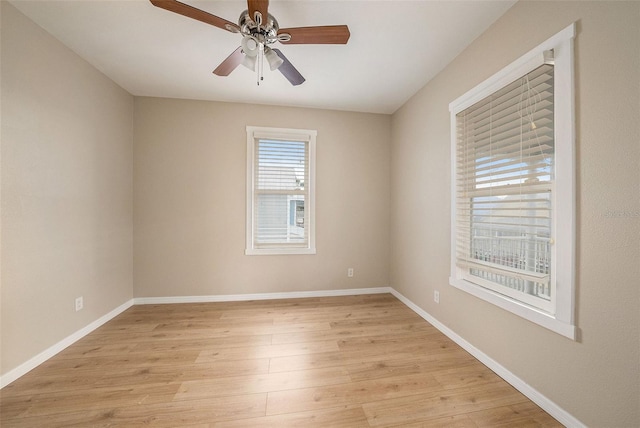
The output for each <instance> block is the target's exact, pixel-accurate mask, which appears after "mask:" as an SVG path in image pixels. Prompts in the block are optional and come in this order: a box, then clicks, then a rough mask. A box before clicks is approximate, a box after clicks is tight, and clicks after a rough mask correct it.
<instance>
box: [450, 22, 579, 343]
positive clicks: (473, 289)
mask: <svg viewBox="0 0 640 428" xmlns="http://www.w3.org/2000/svg"><path fill="white" fill-rule="evenodd" d="M575 34H576V31H575V24H571V25H570V26H568V27H567V28H565V29H564V30H562V31H560V32H559V33H557V34H556V35H554V36H552V37H551V38H549V39H548V40H546V41H545V42H543V43H542V44H540V45H539V46H537V47H536V48H534V49H532V50H531V51H529V52H528V53H527V54H525V55H523V56H522V57H520V58H519V59H518V60H516V61H514V62H513V63H511V64H510V65H508V66H507V67H505V68H504V69H502V70H501V71H499V72H498V73H496V74H495V75H493V76H492V77H490V78H489V79H487V80H485V81H484V82H482V83H481V84H480V85H478V86H477V87H475V88H474V89H472V90H470V91H469V92H467V93H466V94H464V95H462V96H461V97H459V98H458V99H456V100H455V101H453V102H452V103H451V104H449V110H450V112H451V159H452V169H451V186H452V187H451V191H452V193H451V195H452V196H451V276H450V278H449V283H450V284H451V285H452V286H454V287H456V288H459V289H461V290H464V291H466V292H467V293H469V294H472V295H474V296H476V297H478V298H480V299H482V300H485V301H487V302H490V303H492V304H494V305H496V306H498V307H500V308H503V309H505V310H507V311H510V312H512V313H514V314H516V315H519V316H520V317H522V318H525V319H527V320H529V321H531V322H534V323H536V324H539V325H541V326H542V327H545V328H547V329H549V330H552V331H554V332H556V333H558V334H561V335H563V336H565V337H568V338H570V339H572V340H575V339H576V330H577V329H576V326H575V321H574V318H575V313H574V312H575V205H576V204H575V103H574V52H573V51H574V48H573V40H574V38H575ZM546 50H553V51H554V62H555V65H554V67H555V76H554V80H555V97H554V102H555V109H554V122H555V141H556V146H555V165H556V169H555V173H556V176H555V183H556V184H555V188H554V192H553V195H552V198H553V199H552V203H553V207H554V210H553V213H552V221H553V235H552V236H553V239H554V245H552V260H553V261H552V266H553V269H552V274H551V281H553V282H554V283H555V292H556V296H555V297H556V308H555V314H554V315H550V314H548V313H546V312H544V311H541V310H538V309H535V308H533V307H531V306H528V305H525V304H523V303H521V302H518V301H516V300H513V299H510V298H508V297H505V296H504V295H502V294H499V293H496V292H493V291H490V290H488V289H486V288H483V287H480V286H478V285H476V284H474V283H471V282H469V281H466V280H464V279H463V278H462V275H461V269H460V268H458V267H457V266H456V198H455V194H456V144H457V141H456V115H457V114H458V113H459V112H461V111H463V110H465V109H466V108H468V107H470V106H472V105H474V104H475V103H476V102H478V101H480V100H482V99H484V98H486V97H487V96H489V95H491V94H492V93H494V92H496V91H497V90H499V89H500V88H502V87H504V86H506V85H507V84H509V83H511V82H513V81H514V80H516V79H518V78H520V77H522V76H523V75H525V74H527V73H528V72H530V71H531V70H533V69H534V68H536V67H537V66H539V65H541V61H542V57H543V53H544V51H546Z"/></svg>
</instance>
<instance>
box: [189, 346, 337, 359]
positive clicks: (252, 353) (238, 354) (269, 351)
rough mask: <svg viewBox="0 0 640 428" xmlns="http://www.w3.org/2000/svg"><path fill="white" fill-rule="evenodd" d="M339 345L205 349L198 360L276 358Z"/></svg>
mask: <svg viewBox="0 0 640 428" xmlns="http://www.w3.org/2000/svg"><path fill="white" fill-rule="evenodd" d="M337 350H338V345H337V344H336V343H335V342H334V341H324V342H308V343H293V344H285V345H261V346H251V347H238V348H226V349H219V350H217V351H203V352H201V353H200V355H199V356H198V358H197V360H196V362H198V363H202V362H206V361H215V360H230V359H239V358H247V357H252V358H274V357H283V356H290V355H308V354H313V353H316V352H328V351H337Z"/></svg>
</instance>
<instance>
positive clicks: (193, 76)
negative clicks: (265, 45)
mask: <svg viewBox="0 0 640 428" xmlns="http://www.w3.org/2000/svg"><path fill="white" fill-rule="evenodd" d="M183 2H184V3H188V4H190V5H191V6H195V7H197V8H200V9H203V10H205V11H207V12H209V13H212V14H214V15H217V16H220V17H222V18H225V19H227V20H229V21H232V22H237V19H238V16H239V15H240V12H242V11H243V10H244V9H246V3H245V2H244V1H242V0H226V1H198V0H183ZM11 3H12V4H13V5H15V6H16V7H17V8H18V9H19V10H21V11H22V12H23V13H24V14H26V15H27V16H28V17H30V18H31V19H32V20H33V21H35V22H36V23H37V24H38V25H40V26H41V27H43V28H44V29H45V30H47V31H48V32H49V33H51V34H52V35H53V36H55V37H56V38H57V39H59V40H60V41H61V42H62V43H64V44H65V45H67V46H68V47H69V48H71V49H72V50H73V51H75V52H76V53H78V54H79V55H80V56H81V57H83V58H84V59H86V60H87V61H88V62H89V63H91V64H93V65H94V66H95V67H96V68H97V69H98V70H100V71H102V72H103V73H104V74H106V75H107V76H109V77H110V78H111V79H113V80H114V81H115V82H116V83H118V84H119V85H120V86H122V87H123V88H124V89H126V90H127V91H129V92H130V93H131V94H133V95H141V96H153V97H171V98H187V99H199V100H217V101H233V102H245V103H256V104H272V105H288V106H300V107H315V108H327V109H336V110H350V111H361V112H374V113H393V112H394V111H395V110H396V109H398V108H399V107H400V106H401V105H402V104H403V103H405V102H406V101H407V100H408V99H409V98H410V97H411V96H412V95H413V94H414V93H416V91H418V90H419V89H420V88H421V87H422V86H424V85H425V84H426V83H427V82H428V81H429V80H430V79H431V78H433V77H434V76H435V75H436V74H437V73H438V72H439V71H440V70H442V69H443V68H444V67H445V66H446V64H448V63H449V62H450V61H451V60H453V59H454V58H455V57H456V56H457V55H458V54H459V53H460V52H462V50H464V48H465V47H466V46H468V45H469V44H470V43H471V42H472V41H473V40H474V39H475V38H476V37H478V36H479V35H480V34H481V33H482V32H483V31H484V30H486V29H487V28H488V27H489V26H490V25H491V24H492V23H493V22H494V21H495V20H496V19H497V18H498V17H500V16H501V15H502V14H503V13H504V12H506V10H507V9H508V8H509V7H511V6H512V5H513V4H514V3H515V0H498V1H481V0H474V1H404V0H393V1H373V0H366V1H345V0H342V1H327V0H317V1H300V0H298V1H278V0H272V1H271V3H270V5H269V12H270V13H271V14H272V15H273V16H275V18H276V19H277V20H278V22H279V23H280V27H281V28H286V27H305V26H314V25H333V24H347V25H348V26H349V29H350V31H351V38H350V39H349V42H348V44H347V45H279V46H278V47H279V48H280V49H281V51H282V52H283V53H284V54H285V55H286V56H287V58H288V59H289V61H291V63H293V65H294V66H295V67H296V68H297V69H298V70H299V71H300V72H301V73H302V75H303V76H304V77H305V78H306V79H307V81H306V82H305V83H303V84H302V85H300V86H291V85H290V84H289V82H288V81H287V80H286V79H285V78H284V76H282V75H281V74H280V73H279V72H278V71H275V72H271V71H269V70H268V68H267V69H266V70H265V80H264V82H263V83H262V84H261V85H260V86H259V87H258V86H257V85H256V79H255V73H253V72H251V71H249V70H248V69H246V68H244V67H238V68H237V69H236V70H235V71H234V72H233V73H231V75H230V76H228V77H219V76H216V75H214V74H212V71H213V69H214V68H216V67H217V66H218V64H219V63H220V62H222V61H223V60H224V59H225V58H226V57H227V56H228V55H229V54H230V53H231V52H232V51H233V50H235V49H236V48H237V47H238V46H239V45H240V36H239V35H238V34H232V33H229V32H227V31H223V30H221V29H219V28H216V27H213V26H210V25H207V24H204V23H202V22H199V21H195V20H192V19H189V18H186V17H184V16H181V15H177V14H175V13H171V12H168V11H166V10H163V9H159V8H157V7H154V6H153V5H152V4H151V3H150V2H149V1H148V0H119V1H114V0H72V1H58V0H46V1H33V0H11Z"/></svg>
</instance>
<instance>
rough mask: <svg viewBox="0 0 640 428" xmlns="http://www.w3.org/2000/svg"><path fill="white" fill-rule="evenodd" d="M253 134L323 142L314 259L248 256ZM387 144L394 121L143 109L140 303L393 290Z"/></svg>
mask: <svg viewBox="0 0 640 428" xmlns="http://www.w3.org/2000/svg"><path fill="white" fill-rule="evenodd" d="M247 125H255V126H271V127H281V128H301V129H315V130H317V131H318V137H317V163H316V167H317V173H316V174H317V177H316V206H317V208H316V247H317V254H315V255H294V256H245V255H244V249H245V206H246V202H245V201H246V193H245V189H246V187H245V186H246V184H245V183H246V138H247V137H246V130H245V129H246V126H247ZM390 139H391V137H390V116H388V115H375V114H363V113H348V112H336V111H326V110H309V109H299V108H285V107H265V106H256V105H246V104H231V103H217V102H204V101H188V100H171V99H158V98H136V100H135V150H134V171H135V173H134V174H135V179H134V183H135V185H134V201H135V202H134V247H135V250H134V254H135V255H134V266H135V273H134V284H135V288H134V294H135V296H136V297H161V296H200V295H224V294H245V293H269V292H288V291H318V290H333V289H345V288H363V287H382V286H388V284H389V278H388V263H389V230H388V226H389V204H388V202H389V142H390ZM349 267H353V268H354V269H355V276H354V277H353V278H347V268H349Z"/></svg>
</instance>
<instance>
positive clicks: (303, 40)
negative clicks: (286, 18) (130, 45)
mask: <svg viewBox="0 0 640 428" xmlns="http://www.w3.org/2000/svg"><path fill="white" fill-rule="evenodd" d="M150 1H151V3H152V4H153V5H154V6H157V7H159V8H162V9H166V10H168V11H170V12H174V13H177V14H179V15H183V16H186V17H188V18H192V19H196V20H198V21H201V22H204V23H206V24H210V25H213V26H214V27H218V28H221V29H223V30H226V31H229V32H231V33H238V34H240V35H242V42H241V44H240V47H239V48H238V49H236V50H235V51H233V53H231V55H229V56H228V57H227V58H226V59H225V60H224V61H222V63H221V64H220V65H219V66H218V67H217V68H216V69H215V70H213V73H214V74H216V75H218V76H228V75H229V74H230V73H231V72H232V71H233V70H235V69H236V67H238V65H240V64H243V65H245V66H246V67H248V68H249V69H251V70H254V71H257V82H258V85H260V82H261V81H262V80H263V79H264V77H263V73H262V69H263V64H264V60H265V59H266V60H267V62H268V63H269V68H270V69H271V71H273V70H276V69H277V70H279V71H280V72H281V73H282V74H283V75H284V77H286V78H287V80H288V81H289V82H290V83H291V84H292V85H294V86H295V85H300V84H301V83H303V82H304V81H305V79H304V77H302V75H301V74H300V72H299V71H298V70H297V69H296V68H295V67H294V66H293V64H291V63H290V62H289V60H288V59H287V58H286V57H285V56H284V54H283V53H282V52H281V51H280V50H279V49H275V48H272V47H271V45H273V44H274V43H276V42H280V43H283V44H342V45H343V44H346V43H347V41H348V40H349V36H350V35H351V34H350V33H349V27H347V26H346V25H325V26H317V27H297V28H280V26H279V25H278V21H276V19H275V18H274V17H273V15H271V14H270V13H269V10H268V8H269V0H247V10H245V11H244V12H242V13H241V14H240V18H239V19H238V23H237V24H234V23H233V22H231V21H227V20H226V19H223V18H220V17H218V16H215V15H212V14H210V13H209V12H205V11H204V10H201V9H198V8H195V7H193V6H189V5H188V4H185V3H181V2H179V1H177V0H150Z"/></svg>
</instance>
